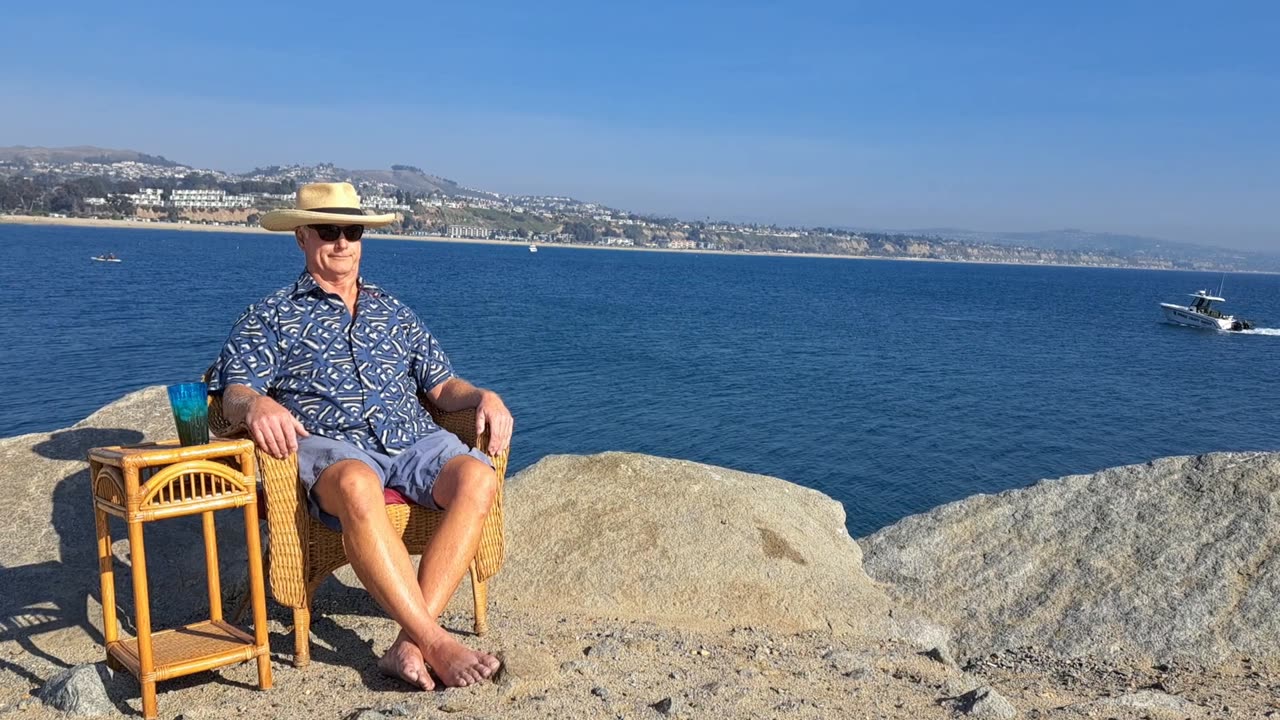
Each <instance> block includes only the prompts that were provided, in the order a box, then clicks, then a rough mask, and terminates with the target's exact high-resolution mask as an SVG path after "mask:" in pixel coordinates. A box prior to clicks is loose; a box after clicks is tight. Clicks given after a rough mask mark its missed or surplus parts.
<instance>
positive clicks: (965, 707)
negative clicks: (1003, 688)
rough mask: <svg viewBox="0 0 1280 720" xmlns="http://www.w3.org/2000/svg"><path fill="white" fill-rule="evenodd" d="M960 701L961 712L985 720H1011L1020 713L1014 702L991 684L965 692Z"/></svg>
mask: <svg viewBox="0 0 1280 720" xmlns="http://www.w3.org/2000/svg"><path fill="white" fill-rule="evenodd" d="M960 702H961V705H960V710H961V712H963V713H965V714H966V715H968V716H970V717H975V718H982V719H983V720H1010V719H1011V718H1013V717H1015V716H1017V714H1018V711H1017V710H1015V709H1014V707H1013V704H1012V703H1010V702H1009V701H1008V700H1006V699H1005V698H1004V696H1002V695H1001V694H1000V693H998V692H996V691H995V690H993V689H992V688H991V687H990V686H989V685H983V686H982V687H980V688H976V689H974V690H971V691H969V692H967V693H965V694H964V695H962V696H961V697H960Z"/></svg>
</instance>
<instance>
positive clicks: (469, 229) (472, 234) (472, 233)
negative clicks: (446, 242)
mask: <svg viewBox="0 0 1280 720" xmlns="http://www.w3.org/2000/svg"><path fill="white" fill-rule="evenodd" d="M444 234H445V236H446V237H451V238H478V239H482V240H483V239H488V237H489V234H490V231H489V228H485V227H476V226H474V225H450V226H449V227H447V228H446V229H445V233H444Z"/></svg>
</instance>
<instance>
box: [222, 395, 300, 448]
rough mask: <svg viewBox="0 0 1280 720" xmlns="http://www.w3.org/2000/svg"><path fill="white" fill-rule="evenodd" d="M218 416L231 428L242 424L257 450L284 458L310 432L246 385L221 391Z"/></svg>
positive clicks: (278, 405) (277, 404)
mask: <svg viewBox="0 0 1280 720" xmlns="http://www.w3.org/2000/svg"><path fill="white" fill-rule="evenodd" d="M222 414H223V417H225V418H226V419H227V421H228V422H230V423H231V424H232V425H233V426H234V425H244V426H245V427H246V428H248V429H249V435H250V436H251V437H252V438H253V441H254V442H255V443H257V444H258V447H260V448H262V449H263V450H266V451H267V453H269V454H270V455H271V456H272V457H276V458H280V459H282V460H283V459H284V458H286V457H288V456H289V455H290V454H292V453H295V452H297V451H298V438H299V437H308V436H309V435H310V433H308V432H307V429H306V428H304V427H302V423H300V422H298V419H297V418H295V417H294V416H293V414H292V413H290V412H289V411H288V410H285V409H284V406H283V405H281V404H280V403H278V402H276V401H275V400H272V399H271V398H269V397H267V396H266V395H260V394H258V392H257V391H256V390H254V389H253V388H251V387H248V386H247V385H228V386H227V388H226V390H223V391H222Z"/></svg>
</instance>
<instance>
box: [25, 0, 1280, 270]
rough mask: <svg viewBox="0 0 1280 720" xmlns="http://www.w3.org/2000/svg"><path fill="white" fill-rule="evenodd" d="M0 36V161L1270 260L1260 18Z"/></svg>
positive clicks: (708, 12)
mask: <svg viewBox="0 0 1280 720" xmlns="http://www.w3.org/2000/svg"><path fill="white" fill-rule="evenodd" d="M215 8H216V9H215ZM0 22H2V23H3V25H4V27H5V32H4V36H5V39H6V52H5V55H6V58H7V60H6V61H5V62H3V63H0V88H3V93H4V96H5V98H6V102H5V103H4V111H3V112H0V145H73V144H92V145H100V146H106V147H118V148H131V149H137V150H142V151H145V152H152V153H159V154H163V155H165V156H168V157H170V158H172V159H175V160H179V161H181V162H185V163H189V164H194V165H199V166H204V167H216V168H221V169H227V170H247V169H250V168H252V167H254V166H257V165H269V164H284V163H291V162H304V163H313V162H322V161H329V162H334V163H337V164H339V165H342V166H346V167H355V168H366V167H386V166H388V165H390V164H392V163H409V164H413V165H418V166H420V167H422V168H424V169H426V170H427V171H428V172H433V173H437V174H440V175H444V176H446V177H449V178H452V179H454V180H457V181H459V182H461V183H463V184H465V185H469V186H473V187H479V188H484V189H491V190H497V191H500V192H511V193H538V194H570V195H573V196H575V197H578V198H581V199H589V200H598V201H601V202H605V203H607V204H610V205H613V206H616V207H622V208H626V209H630V210H634V211H638V212H653V213H660V214H669V215H676V216H680V217H685V218H701V217H707V216H710V217H712V218H730V219H743V220H753V221H763V222H779V223H794V224H805V225H844V226H857V227H870V228H900V229H901V228H930V227H964V228H970V229H982V230H1038V229H1051V228H1062V227H1077V228H1084V229H1088V230H1097V231H1113V232H1130V233H1138V234H1146V235H1154V236H1158V237H1166V238H1171V239H1177V240H1186V241H1194V242H1202V243H1206V244H1217V245H1224V246H1232V247H1240V248H1248V249H1276V250H1280V214H1277V212H1276V210H1275V207H1276V205H1277V204H1278V203H1277V199H1278V198H1280V140H1278V139H1277V136H1278V133H1280V50H1278V49H1277V42H1276V38H1277V37H1280V5H1276V4H1273V3H1264V2H1235V3H1194V4H1193V3H1184V2H1177V1H1176V0H1175V1H1172V2H1123V1H1115V2H1105V3H1103V2H1079V3H1036V2H1026V1H1025V0H1023V1H1021V2H988V3H983V2H969V3H960V2H940V1H939V2H896V3H890V2H884V3H878V2H877V3H862V2H808V3H806V2H796V1H794V0H793V2H790V3H786V4H783V3H752V2H742V3H720V2H687V3H681V2H675V3H667V2H647V3H643V4H622V3H609V2H567V3H528V2H520V3H514V2H505V1H493V2H485V3H457V2H454V3H449V4H435V3H398V2H383V3H377V4H368V5H361V4H358V3H341V4H339V3H329V2H322V1H319V0H317V1H316V2H311V3H308V4H305V5H295V6H292V7H289V6H286V4H283V3H280V4H277V3H265V2H257V3H243V2H235V1H231V2H222V3H217V4H202V5H199V6H193V5H192V4H188V3H173V2H165V3H149V2H136V3H99V2H93V3H88V2H79V1H76V0H72V1H68V2H59V3H29V4H27V6H26V7H22V8H16V9H14V8H6V11H5V16H4V19H3V21H0Z"/></svg>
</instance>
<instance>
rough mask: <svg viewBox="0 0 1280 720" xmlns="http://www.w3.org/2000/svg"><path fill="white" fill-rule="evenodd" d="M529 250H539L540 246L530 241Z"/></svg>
mask: <svg viewBox="0 0 1280 720" xmlns="http://www.w3.org/2000/svg"><path fill="white" fill-rule="evenodd" d="M529 252H538V246H537V245H534V244H533V243H529Z"/></svg>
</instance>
